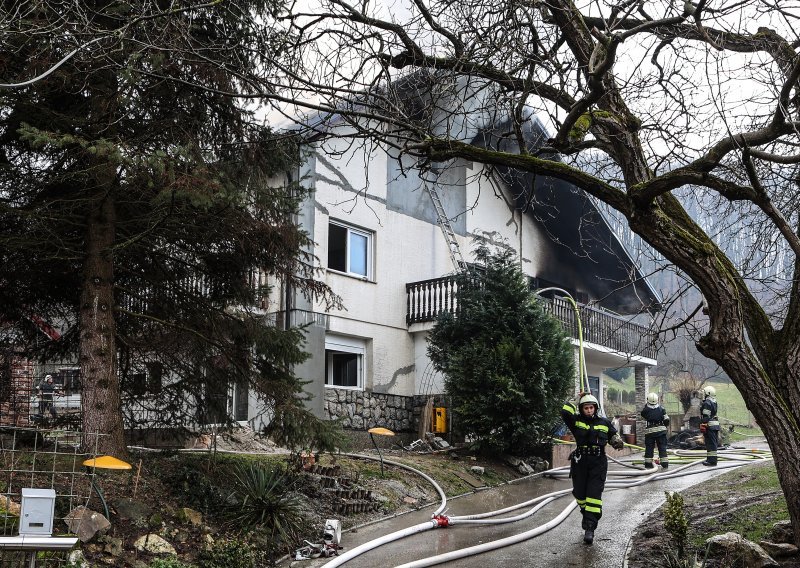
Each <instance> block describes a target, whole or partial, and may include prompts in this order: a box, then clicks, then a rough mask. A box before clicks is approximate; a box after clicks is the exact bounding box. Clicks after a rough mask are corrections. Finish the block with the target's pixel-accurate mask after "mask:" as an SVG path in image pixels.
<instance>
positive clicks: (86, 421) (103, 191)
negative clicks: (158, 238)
mask: <svg viewBox="0 0 800 568" xmlns="http://www.w3.org/2000/svg"><path fill="white" fill-rule="evenodd" d="M99 170H100V174H99V175H98V176H96V178H95V179H96V180H97V182H98V184H97V185H98V187H97V188H95V190H94V197H95V199H94V201H93V202H92V206H91V210H90V212H89V215H88V219H87V232H86V260H85V264H84V267H83V289H82V292H81V315H80V318H81V321H80V365H81V376H82V377H83V394H82V397H83V399H82V400H83V435H84V442H83V444H84V450H85V451H86V452H89V453H94V452H95V451H97V453H98V454H106V455H112V456H114V457H118V458H125V457H126V456H127V449H126V447H125V438H124V430H123V422H122V412H121V399H120V388H119V379H118V377H117V365H116V345H115V323H114V258H113V245H114V237H115V225H114V224H115V208H114V201H113V198H112V197H111V196H110V194H109V191H108V188H109V187H110V186H111V185H112V184H113V179H114V175H115V168H114V167H113V165H111V164H102V165H100V166H99Z"/></svg>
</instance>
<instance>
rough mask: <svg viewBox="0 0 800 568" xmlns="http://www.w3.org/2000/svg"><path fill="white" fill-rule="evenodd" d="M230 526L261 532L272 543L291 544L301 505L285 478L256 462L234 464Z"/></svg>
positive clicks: (301, 519)
mask: <svg viewBox="0 0 800 568" xmlns="http://www.w3.org/2000/svg"><path fill="white" fill-rule="evenodd" d="M231 497H232V499H231V500H230V501H231V503H232V504H231V505H230V506H229V508H228V513H229V518H230V521H231V523H233V524H236V525H238V526H240V527H241V528H245V529H260V530H262V531H265V532H266V533H267V535H268V536H269V537H270V538H271V540H272V541H273V542H276V544H277V543H278V542H291V541H292V540H293V539H294V538H295V536H296V535H297V533H298V529H299V528H300V526H301V523H302V522H303V515H302V503H301V501H300V499H299V497H298V496H297V495H296V494H294V493H293V492H292V491H291V482H290V478H289V476H288V475H287V474H286V473H284V472H283V471H281V470H279V469H269V468H267V467H265V466H264V465H262V464H259V463H248V464H240V465H238V466H237V467H236V468H235V469H234V472H233V488H232V494H231Z"/></svg>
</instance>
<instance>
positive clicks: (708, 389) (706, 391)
mask: <svg viewBox="0 0 800 568" xmlns="http://www.w3.org/2000/svg"><path fill="white" fill-rule="evenodd" d="M716 395H717V389H715V388H714V387H712V386H711V385H708V386H705V387H703V398H708V397H709V396H716Z"/></svg>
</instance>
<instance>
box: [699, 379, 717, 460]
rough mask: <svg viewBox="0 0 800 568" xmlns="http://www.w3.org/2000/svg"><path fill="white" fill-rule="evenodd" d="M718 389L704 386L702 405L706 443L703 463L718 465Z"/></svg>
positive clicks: (701, 426)
mask: <svg viewBox="0 0 800 568" xmlns="http://www.w3.org/2000/svg"><path fill="white" fill-rule="evenodd" d="M716 394H717V391H716V389H715V388H714V387H712V386H711V385H708V386H706V387H703V404H702V405H701V406H700V431H701V432H702V433H703V441H704V442H705V443H706V461H704V462H703V465H708V466H715V465H717V448H718V447H719V418H717V399H716Z"/></svg>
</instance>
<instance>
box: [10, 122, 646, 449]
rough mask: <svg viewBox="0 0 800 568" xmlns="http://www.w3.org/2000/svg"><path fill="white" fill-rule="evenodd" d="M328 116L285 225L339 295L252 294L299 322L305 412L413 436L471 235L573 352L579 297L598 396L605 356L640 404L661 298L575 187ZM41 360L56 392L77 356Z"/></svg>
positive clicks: (250, 414) (246, 402) (484, 131)
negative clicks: (432, 153) (304, 240)
mask: <svg viewBox="0 0 800 568" xmlns="http://www.w3.org/2000/svg"><path fill="white" fill-rule="evenodd" d="M527 124H528V126H527V127H526V128H525V130H524V131H523V135H524V142H525V144H527V145H528V146H529V147H531V148H534V147H537V145H539V144H540V143H541V140H543V139H545V138H546V132H545V129H544V127H543V126H542V124H541V123H540V122H538V121H535V120H534V121H531V122H529V123H527ZM447 127H448V128H450V127H451V126H447ZM332 128H333V129H332V130H329V131H326V132H325V133H324V134H323V135H320V136H319V137H317V138H313V139H309V140H308V142H307V145H306V147H305V152H306V158H307V159H306V160H305V161H304V162H303V165H302V166H300V167H299V168H298V169H297V171H294V172H291V173H290V174H289V177H290V178H291V180H293V181H299V182H300V183H304V184H310V185H311V186H312V187H313V189H314V194H313V197H312V198H310V199H308V200H307V201H306V202H305V203H304V204H303V207H302V210H301V212H300V214H299V215H298V219H297V222H298V223H299V224H300V225H301V226H302V227H303V228H304V229H305V230H306V231H307V232H308V233H309V234H310V235H311V237H312V239H313V241H314V243H315V247H314V250H313V251H312V252H313V253H314V254H315V256H316V258H317V261H318V263H319V268H320V269H321V272H320V276H319V277H320V278H321V279H323V280H324V281H325V282H326V283H327V284H328V285H329V286H330V287H331V289H332V290H333V291H334V292H335V293H336V294H338V295H339V297H340V298H341V300H342V307H341V308H334V309H329V308H328V307H327V306H325V305H323V304H321V303H319V302H318V301H316V300H315V299H309V298H306V297H304V296H303V295H302V294H300V293H298V292H297V291H295V290H293V289H287V288H286V287H281V286H275V287H274V288H273V291H272V293H271V294H270V295H269V296H268V297H266V298H264V299H263V304H262V305H261V306H260V307H261V308H262V309H263V310H264V313H265V322H266V324H267V325H281V326H287V327H288V326H303V328H304V332H305V335H306V349H307V351H308V352H309V354H310V355H311V356H310V358H309V359H308V360H307V361H306V362H305V363H303V364H302V365H300V366H299V367H298V368H296V370H295V371H296V373H297V374H298V376H300V377H301V378H302V379H304V380H305V381H307V384H306V389H307V391H309V392H310V394H312V395H313V398H312V400H311V401H310V402H309V405H310V407H311V409H312V410H313V411H314V412H315V414H316V415H318V416H320V417H323V418H327V419H341V420H342V423H343V425H344V426H345V427H346V428H349V429H351V430H353V431H364V430H365V429H367V428H370V427H373V426H385V427H387V428H389V429H391V430H394V431H396V432H406V433H409V434H410V435H411V437H412V438H416V437H418V436H416V433H417V432H418V426H419V424H418V422H419V420H420V414H421V408H422V407H423V406H424V405H425V404H426V403H427V401H428V400H429V399H430V398H431V397H434V398H436V397H437V395H441V394H442V392H443V378H442V377H441V376H439V375H438V374H437V373H436V372H434V370H433V368H432V366H431V365H430V362H429V360H428V356H427V338H428V333H429V331H430V330H431V328H432V327H433V322H434V320H435V319H436V317H437V315H438V314H440V313H441V312H442V311H446V310H452V309H453V307H454V305H455V304H456V302H457V290H455V288H454V279H453V274H454V273H455V271H456V270H459V269H460V268H461V267H463V266H464V263H465V262H469V260H470V257H469V251H470V250H471V248H472V245H473V243H474V242H475V241H476V240H484V241H486V242H489V243H493V244H496V245H499V246H507V247H512V248H513V249H514V250H515V252H516V253H517V256H518V257H519V259H520V262H521V266H522V270H523V272H524V273H525V274H526V275H527V276H528V277H529V278H530V281H531V286H532V288H536V289H539V290H543V299H544V300H545V301H546V302H547V305H548V306H549V307H550V309H551V311H552V313H553V315H554V316H555V317H557V318H558V319H559V320H560V321H561V322H562V324H563V325H564V326H565V329H566V330H567V332H568V333H569V334H570V335H571V337H572V338H573V345H574V346H575V349H576V357H577V350H578V346H579V342H580V338H579V335H580V334H579V326H578V321H577V319H576V315H575V311H574V309H573V307H572V305H571V304H570V303H569V302H567V301H565V300H564V299H563V296H562V292H560V291H555V290H553V289H554V288H557V289H559V290H563V291H566V292H568V293H569V294H570V295H571V296H572V297H573V298H574V299H575V300H576V301H577V302H578V303H579V304H580V305H581V309H580V322H581V324H582V339H583V346H584V351H585V356H586V364H587V369H588V375H589V383H590V387H591V389H592V391H593V392H594V393H596V394H597V395H598V398H601V399H602V394H603V392H604V388H603V387H604V385H603V382H602V371H603V370H604V369H607V368H619V367H633V368H634V369H635V375H636V391H637V405H639V406H642V405H644V399H645V396H646V394H647V390H648V389H647V387H648V368H649V367H651V366H653V365H655V364H656V351H655V347H654V342H653V335H652V332H651V330H650V327H649V324H650V320H651V314H652V312H653V311H655V310H657V309H658V304H659V298H658V295H657V293H656V292H655V291H654V290H653V289H652V287H651V286H650V285H649V283H648V282H647V280H646V279H645V278H644V277H643V276H642V275H641V274H640V273H639V271H638V270H637V268H636V264H635V263H634V262H633V260H632V259H631V258H630V256H629V255H628V253H627V252H626V251H625V249H624V247H623V246H622V245H621V244H620V242H619V241H618V240H617V239H616V238H615V236H614V232H613V231H612V230H611V228H610V227H609V226H608V224H607V223H606V221H605V219H604V218H603V216H602V215H601V214H600V213H599V211H598V210H597V208H596V207H595V205H594V204H593V202H592V201H591V200H590V199H589V198H588V197H587V196H586V195H585V194H584V193H583V192H581V191H580V190H578V189H577V188H575V187H572V186H570V185H569V184H566V183H564V182H560V181H557V180H553V179H549V178H544V177H541V176H533V175H532V174H529V173H523V172H517V171H513V170H510V169H508V168H501V167H495V168H493V169H490V168H487V167H486V166H484V165H481V164H479V163H473V162H467V161H464V160H453V161H450V162H447V163H437V164H428V165H423V164H419V163H417V161H416V160H415V159H414V158H413V157H411V156H410V155H408V154H401V153H399V152H398V151H396V150H393V149H391V148H387V147H383V146H381V145H380V144H378V143H372V142H370V141H368V140H364V139H360V138H355V139H354V138H350V137H348V136H347V134H348V131H347V129H348V128H349V126H348V125H347V124H345V123H343V124H341V125H338V126H334V127H332ZM453 128H455V127H453ZM458 128H459V129H460V132H461V135H460V136H461V137H462V139H464V140H467V141H470V142H472V143H473V144H477V145H484V146H487V147H494V148H503V149H511V150H513V149H514V148H513V144H514V142H511V141H509V139H507V138H505V137H504V136H503V135H502V133H503V132H504V131H506V130H507V128H506V125H505V124H504V123H503V121H502V120H499V121H498V120H496V119H494V118H490V117H482V116H480V115H476V118H475V120H473V121H471V122H470V123H469V124H467V123H463V124H460V125H459V126H458ZM259 283H260V282H259ZM40 367H41V366H40ZM62 367H63V368H62ZM54 370H55V371H56V372H57V373H58V378H57V380H60V381H61V382H62V384H63V385H65V387H64V388H65V389H66V388H67V387H66V385H70V387H69V388H70V389H72V388H73V387H76V388H77V386H79V384H78V377H77V370H76V368H75V367H70V366H69V365H65V366H61V367H59V368H58V369H54ZM44 372H51V371H50V370H47V369H44V367H41V368H39V369H38V370H36V369H33V368H31V369H29V372H28V373H27V375H26V377H28V378H27V379H26V381H27V383H26V385H27V390H28V392H29V391H30V389H31V388H32V387H33V386H34V385H35V380H36V379H38V378H40V377H41V376H43V373H44ZM134 378H135V380H136V383H137V384H139V383H141V385H142V388H141V389H140V390H142V391H147V392H151V391H152V392H155V393H157V391H158V389H157V388H156V389H153V388H150V387H151V383H152V384H153V385H155V386H158V385H160V384H161V381H162V377H161V373H160V371H159V372H155V371H154V370H153V369H150V368H147V369H142V370H141V372H137V373H136V374H135V376H134ZM164 380H166V379H164ZM577 383H578V379H577V377H576V385H577ZM220 386H222V389H220V392H215V396H214V397H213V398H214V399H215V400H217V402H219V404H218V405H217V406H218V407H219V408H216V407H215V408H216V410H218V411H219V413H226V414H227V415H228V418H229V419H231V420H234V421H236V422H241V423H249V424H250V425H252V426H253V427H254V428H255V429H259V428H260V427H261V426H262V425H264V422H265V421H266V420H268V419H269V412H268V411H265V410H264V409H263V408H261V406H260V404H259V401H258V399H257V397H256V396H255V394H254V393H252V392H250V391H249V390H248V388H247V385H230V386H229V387H228V388H227V392H225V390H226V389H225V385H224V384H223V385H220ZM70 392H71V391H70ZM28 396H29V395H28ZM152 396H153V397H156V398H157V397H158V394H153V395H152ZM437 401H439V402H437V404H440V403H441V402H440V401H441V397H438V398H437ZM6 415H8V414H7V413H6ZM439 416H442V417H443V416H446V413H443V414H441V415H439ZM426 420H427V419H425V421H426ZM209 421H210V422H224V420H222V419H219V420H205V421H204V422H209ZM427 426H428V424H427V423H426V424H423V427H427ZM446 428H448V426H447V424H446V423H445V424H440V423H437V429H446Z"/></svg>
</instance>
